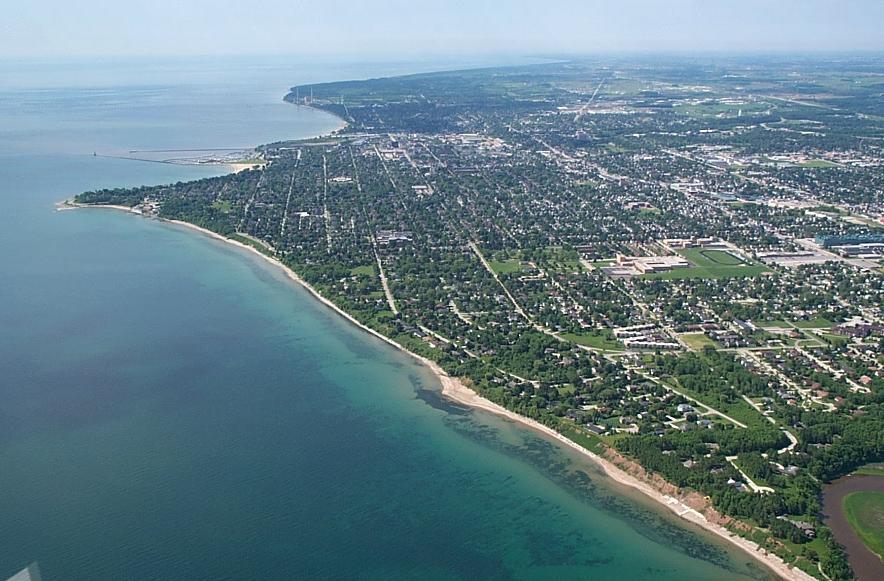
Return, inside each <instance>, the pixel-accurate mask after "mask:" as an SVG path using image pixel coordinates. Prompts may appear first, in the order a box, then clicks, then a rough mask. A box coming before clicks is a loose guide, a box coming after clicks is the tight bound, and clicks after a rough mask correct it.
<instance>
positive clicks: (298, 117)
mask: <svg viewBox="0 0 884 581" xmlns="http://www.w3.org/2000/svg"><path fill="white" fill-rule="evenodd" d="M188 66H190V67H191V68H198V66H199V63H195V64H194V63H191V64H190V65H188ZM339 66H340V70H325V69H322V70H318V69H316V68H310V67H309V66H307V65H302V68H303V71H304V72H303V75H304V76H305V78H309V80H316V79H320V78H323V75H328V76H327V77H326V78H329V79H333V78H339V77H340V76H347V75H344V73H343V71H346V70H350V69H347V68H346V66H345V65H339ZM412 66H413V67H414V68H415V70H419V67H420V66H426V65H412ZM237 67H240V68H242V70H241V71H240V73H243V74H245V73H248V74H249V75H251V76H250V77H249V78H250V79H251V80H250V82H249V83H246V84H243V83H242V82H241V81H238V80H237V79H240V78H242V77H241V76H238V75H237ZM396 67H398V68H396V70H395V72H399V71H400V70H401V69H402V68H403V67H405V65H401V64H400V65H396ZM224 70H225V71H226V72H225V73H224V74H221V73H218V74H217V75H213V76H212V77H211V79H205V78H202V77H200V78H197V79H196V80H191V81H184V80H182V77H184V78H189V77H188V76H187V75H183V74H182V73H181V69H180V67H177V66H176V67H170V68H168V70H165V72H164V69H162V67H160V70H158V71H154V72H153V73H152V78H151V82H152V84H153V85H154V87H155V89H153V90H152V91H150V92H149V97H145V96H144V95H145V94H146V93H145V92H144V91H143V86H141V85H139V83H138V82H137V79H136V80H132V81H129V83H130V84H127V85H125V86H116V87H115V86H113V85H112V84H109V81H108V79H113V78H114V75H113V74H112V73H113V71H111V72H107V71H106V70H102V71H101V75H104V76H99V75H97V73H94V72H93V73H92V74H94V75H96V76H95V78H96V79H97V80H96V81H95V83H94V84H92V85H90V83H88V82H85V81H84V80H83V77H82V76H77V77H76V78H77V79H78V81H77V83H67V84H66V85H65V86H62V87H55V88H51V90H48V92H47V91H44V89H42V88H41V89H40V91H35V90H33V89H32V87H33V86H38V85H39V86H41V87H44V88H45V86H46V84H49V85H51V83H49V80H51V79H49V80H46V81H45V83H44V84H43V85H40V84H39V83H36V82H34V81H33V79H32V78H31V77H27V75H25V76H24V77H26V78H25V80H21V79H22V78H23V77H22V76H21V75H20V76H19V77H15V78H17V79H19V81H18V85H17V86H16V87H14V88H12V89H8V90H5V91H2V90H0V96H3V97H4V99H2V100H0V121H7V120H11V121H10V122H9V123H6V124H5V125H3V124H0V126H4V127H7V128H9V127H11V126H12V125H13V124H14V125H15V128H16V129H15V132H14V135H10V134H9V133H6V134H4V133H3V132H2V131H0V267H2V271H3V274H2V279H0V374H2V377H0V521H2V526H0V578H5V576H8V575H10V574H12V573H13V572H15V571H16V570H18V569H19V568H21V567H23V566H24V565H26V564H27V563H28V562H30V561H38V562H39V563H40V565H41V568H42V571H43V575H44V579H45V580H46V581H54V580H57V579H62V580H65V581H68V580H72V581H76V580H90V581H91V580H96V581H98V580H117V579H133V580H142V579H143V580H157V579H162V580H185V579H186V580H194V579H256V578H261V579H295V578H322V579H351V578H369V579H394V578H408V579H509V578H516V579H662V580H666V579H679V580H687V579H697V580H700V579H721V580H730V579H763V578H766V577H767V575H766V574H765V573H764V572H763V571H761V570H760V569H758V568H757V567H756V566H754V565H752V564H751V563H749V561H750V559H749V557H747V556H744V555H742V554H740V553H737V552H734V551H731V550H729V549H727V548H725V547H722V546H721V545H720V544H718V543H716V542H714V541H713V540H711V539H708V538H707V537H706V536H702V535H700V534H699V533H697V532H692V531H689V530H687V529H684V528H682V527H681V526H678V525H677V524H676V523H674V522H673V521H672V520H671V519H670V518H669V517H667V516H664V515H662V514H661V512H660V511H658V510H656V509H654V508H653V507H650V506H648V505H646V504H644V503H642V502H640V501H637V500H636V499H634V498H631V497H630V496H625V495H622V494H620V493H618V492H616V491H613V490H611V488H610V485H609V483H608V482H607V481H606V480H604V479H603V478H602V477H601V476H600V475H599V474H598V473H597V472H596V471H595V469H594V468H593V467H592V465H590V464H588V463H586V462H585V461H583V460H581V459H579V458H577V457H576V456H575V455H574V454H573V453H572V452H570V451H567V450H562V449H561V448H560V447H558V446H556V445H554V444H552V443H550V442H549V441H547V440H545V439H542V438H541V437H539V436H536V435H534V434H533V433H531V432H529V431H527V430H525V429H523V428H521V427H519V426H516V425H514V424H512V423H509V422H505V421H503V420H500V419H498V418H495V417H493V416H490V415H488V414H484V413H479V412H473V411H469V410H465V409H463V408H460V407H459V406H456V405H452V404H450V403H447V402H446V401H445V400H443V399H442V398H440V396H439V393H438V385H437V383H436V382H435V381H434V379H433V378H432V376H430V375H429V374H428V373H427V372H426V370H425V369H423V368H422V367H420V366H418V365H417V364H415V363H414V362H413V361H412V360H411V359H410V358H408V357H407V356H405V355H403V354H401V353H399V352H397V351H395V350H393V349H391V348H389V347H388V346H386V345H384V344H382V343H381V342H379V341H377V340H376V339H373V338H371V337H369V336H367V335H365V334H364V333H362V332H360V331H358V330H356V329H354V328H352V327H351V326H350V325H348V324H346V323H345V322H343V321H342V320H341V319H340V318H339V317H337V316H336V315H334V314H333V313H331V312H330V311H328V309H326V308H324V307H323V306H322V305H320V304H319V303H317V302H316V301H315V300H313V299H311V298H310V297H309V296H308V295H307V294H306V293H305V292H304V291H303V290H301V289H299V288H297V287H295V286H293V285H292V284H290V283H289V282H288V281H286V280H285V278H284V277H283V276H282V275H281V274H280V273H279V272H277V271H276V270H275V269H274V268H272V267H271V266H269V265H267V264H264V263H261V262H260V261H257V260H255V259H254V258H253V257H251V256H248V255H246V254H244V253H242V252H240V251H238V250H236V249H232V248H228V247H226V246H225V245H223V244H220V243H218V242H215V241H212V240H209V239H208V238H206V237H203V236H200V235H196V234H194V233H193V232H190V231H186V230H184V229H181V228H176V227H172V226H168V225H163V224H159V223H156V222H152V221H147V220H142V219H138V218H136V217H132V216H127V215H124V214H121V213H116V212H113V211H108V210H85V211H80V210H77V211H72V212H55V211H54V210H53V207H52V203H53V202H54V201H56V200H59V199H62V198H64V197H67V196H69V195H70V194H72V193H76V192H79V191H81V190H83V189H87V188H92V187H97V186H109V185H127V184H132V185H134V184H140V183H162V182H169V181H175V180H178V179H189V178H194V177H199V176H202V175H209V174H211V173H212V172H213V171H214V170H212V169H211V168H193V167H190V168H186V167H177V166H170V165H163V164H150V163H137V162H129V161H121V160H114V159H103V158H94V157H92V156H91V155H84V152H83V151H82V148H83V147H84V146H86V145H85V144H87V143H88V146H86V149H87V150H88V151H91V150H92V149H93V148H96V147H98V148H101V147H103V146H106V147H107V148H108V149H110V148H122V149H125V148H127V147H129V144H131V143H135V142H138V143H139V144H146V145H147V146H151V147H157V148H160V147H163V146H164V145H165V144H167V143H171V142H174V143H175V146H176V147H185V146H189V145H193V146H194V147H206V146H207V145H208V144H210V143H211V141H212V140H217V139H219V138H221V137H223V135H224V127H225V126H224V122H225V119H229V118H233V117H235V115H236V114H237V112H238V111H239V110H240V109H241V108H242V107H243V106H244V104H247V103H249V102H250V101H251V100H258V101H261V100H262V99H264V98H265V97H264V95H268V94H270V92H271V90H272V89H273V88H274V87H276V86H281V87H286V86H288V85H289V84H291V83H294V82H298V81H299V79H298V78H297V74H296V73H297V70H294V71H293V70H292V69H291V67H285V68H282V67H280V68H277V69H274V68H272V67H271V68H267V69H266V70H262V72H260V74H257V73H255V71H254V69H253V68H252V67H247V66H246V65H244V64H242V63H241V62H240V63H239V64H236V66H233V65H231V66H230V67H228V68H225V69H224ZM372 70H373V71H377V73H378V74H380V73H383V72H385V71H387V70H388V69H384V68H383V66H381V65H377V66H376V68H375V69H372ZM406 70H407V69H406ZM283 74H284V75H283ZM365 74H370V73H368V72H366V73H365ZM163 75H166V77H164V76H163ZM335 75H337V76H335ZM349 76H356V75H352V74H351V75H349ZM28 79H30V80H28ZM99 80H100V81H101V82H99ZM95 84H97V85H101V86H102V93H101V95H105V96H101V95H99V96H96V95H97V93H96V92H95V86H94V85H95ZM74 85H76V86H74ZM29 87H31V88H29ZM220 91H224V92H225V93H226V94H227V95H228V96H229V98H228V99H226V100H223V102H222V101H220V100H219V101H217V102H213V104H212V110H213V111H214V112H213V113H212V115H209V116H206V112H205V111H202V112H194V111H193V110H192V108H193V107H196V106H197V105H198V102H197V101H198V100H194V101H191V99H190V98H185V96H186V95H207V94H216V93H218V92H220ZM41 92H43V93H44V96H45V95H50V97H51V99H53V101H52V102H53V103H54V104H55V106H56V107H57V109H56V110H55V111H54V112H53V113H52V115H49V116H44V115H43V113H42V111H43V104H41V103H43V102H42V101H41V99H42V98H43V97H41V96H40V94H39V93H41ZM67 93H70V94H71V95H70V97H68V96H66V94H67ZM23 94H27V95H28V96H27V99H29V100H30V101H29V102H28V103H27V104H23V103H22V102H21V101H20V100H19V101H15V99H16V98H18V99H21V98H22V95H23ZM16 95H17V97H16ZM106 95H112V96H111V97H107V96H106ZM281 95H282V91H280V93H279V97H281ZM279 97H276V98H274V99H270V98H269V97H268V98H267V99H268V100H266V101H261V102H262V103H264V105H262V106H263V107H264V108H265V110H264V112H263V113H262V112H260V111H258V112H255V113H254V115H255V118H253V120H252V121H251V125H247V126H243V127H241V128H239V129H237V131H240V132H241V133H240V134H238V135H236V138H237V141H238V143H236V144H235V145H248V144H250V143H243V141H245V142H254V143H258V142H261V141H264V140H270V139H272V138H278V137H276V136H274V132H279V131H283V132H285V133H286V134H291V135H292V136H300V135H310V134H312V133H316V132H317V131H322V130H325V129H326V128H328V127H329V126H331V127H333V126H334V125H335V122H334V120H330V119H327V118H322V117H321V116H316V115H315V114H314V113H312V112H303V110H299V109H296V108H293V107H289V106H286V105H283V104H279V103H277V102H276V99H278V98H279ZM145 100H147V102H146V101H145ZM84 103H87V104H88V106H86V109H88V114H84V113H83V112H82V108H83V107H84V106H85V105H84ZM280 107H282V108H280ZM103 109H109V110H112V115H110V120H109V121H108V120H107V119H108V117H105V116H104V115H102V114H101V112H102V110H103ZM29 111H30V113H29ZM145 111H148V112H149V113H145ZM13 112H14V113H13ZM281 120H282V121H281ZM280 123H283V124H282V125H280ZM180 124H183V126H184V127H186V128H187V131H185V132H184V133H186V134H188V135H190V138H187V136H186V135H182V132H181V131H177V130H176V127H178V126H179V125H180ZM93 126H94V127H93ZM163 127H165V128H166V129H162V128H163ZM90 128H94V129H95V131H91V130H90ZM145 131H148V132H152V133H150V135H149V136H145ZM139 140H140V141H139ZM93 144H97V145H93Z"/></svg>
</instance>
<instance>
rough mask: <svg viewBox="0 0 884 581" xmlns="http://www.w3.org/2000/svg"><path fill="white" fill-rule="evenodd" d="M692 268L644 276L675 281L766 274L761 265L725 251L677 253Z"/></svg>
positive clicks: (700, 250) (696, 249)
mask: <svg viewBox="0 0 884 581" xmlns="http://www.w3.org/2000/svg"><path fill="white" fill-rule="evenodd" d="M678 253H679V254H681V255H682V256H684V257H685V258H687V259H688V260H689V261H690V262H691V263H692V264H693V265H694V266H691V267H689V268H676V269H675V270H670V271H669V272H658V273H655V274H648V275H645V277H644V278H648V279H661V280H675V279H681V278H732V277H738V276H758V275H759V274H761V273H763V272H768V268H767V267H766V266H764V265H763V264H759V263H755V262H749V261H747V260H744V259H743V258H740V257H739V256H736V255H735V254H731V253H730V252H727V251H725V250H717V249H712V248H685V249H683V250H679V251H678Z"/></svg>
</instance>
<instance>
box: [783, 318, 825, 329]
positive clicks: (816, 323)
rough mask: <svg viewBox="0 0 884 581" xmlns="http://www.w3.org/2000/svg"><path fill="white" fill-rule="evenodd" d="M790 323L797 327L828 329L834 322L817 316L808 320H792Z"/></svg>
mask: <svg viewBox="0 0 884 581" xmlns="http://www.w3.org/2000/svg"><path fill="white" fill-rule="evenodd" d="M792 324H793V325H795V326H796V327H798V328H799V329H829V328H831V327H832V326H833V325H834V324H835V323H833V322H832V321H830V320H828V319H822V318H817V319H810V320H809V321H794V322H793V323H792Z"/></svg>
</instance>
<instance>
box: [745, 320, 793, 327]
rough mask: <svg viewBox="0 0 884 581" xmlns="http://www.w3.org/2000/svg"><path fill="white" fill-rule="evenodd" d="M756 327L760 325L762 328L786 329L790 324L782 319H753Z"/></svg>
mask: <svg viewBox="0 0 884 581" xmlns="http://www.w3.org/2000/svg"><path fill="white" fill-rule="evenodd" d="M753 322H754V323H755V326H756V327H761V328H762V329H763V328H765V327H773V328H776V329H788V328H790V327H791V326H792V325H790V324H789V323H788V322H786V321H783V320H778V321H753Z"/></svg>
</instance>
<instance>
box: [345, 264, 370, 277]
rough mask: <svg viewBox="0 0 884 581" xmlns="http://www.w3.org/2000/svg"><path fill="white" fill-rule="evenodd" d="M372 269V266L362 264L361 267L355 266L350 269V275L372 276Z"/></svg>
mask: <svg viewBox="0 0 884 581" xmlns="http://www.w3.org/2000/svg"><path fill="white" fill-rule="evenodd" d="M374 268H375V267H374V265H373V264H363V265H362V266H356V267H354V268H352V269H350V274H352V275H353V276H374V275H375V270H374Z"/></svg>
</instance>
